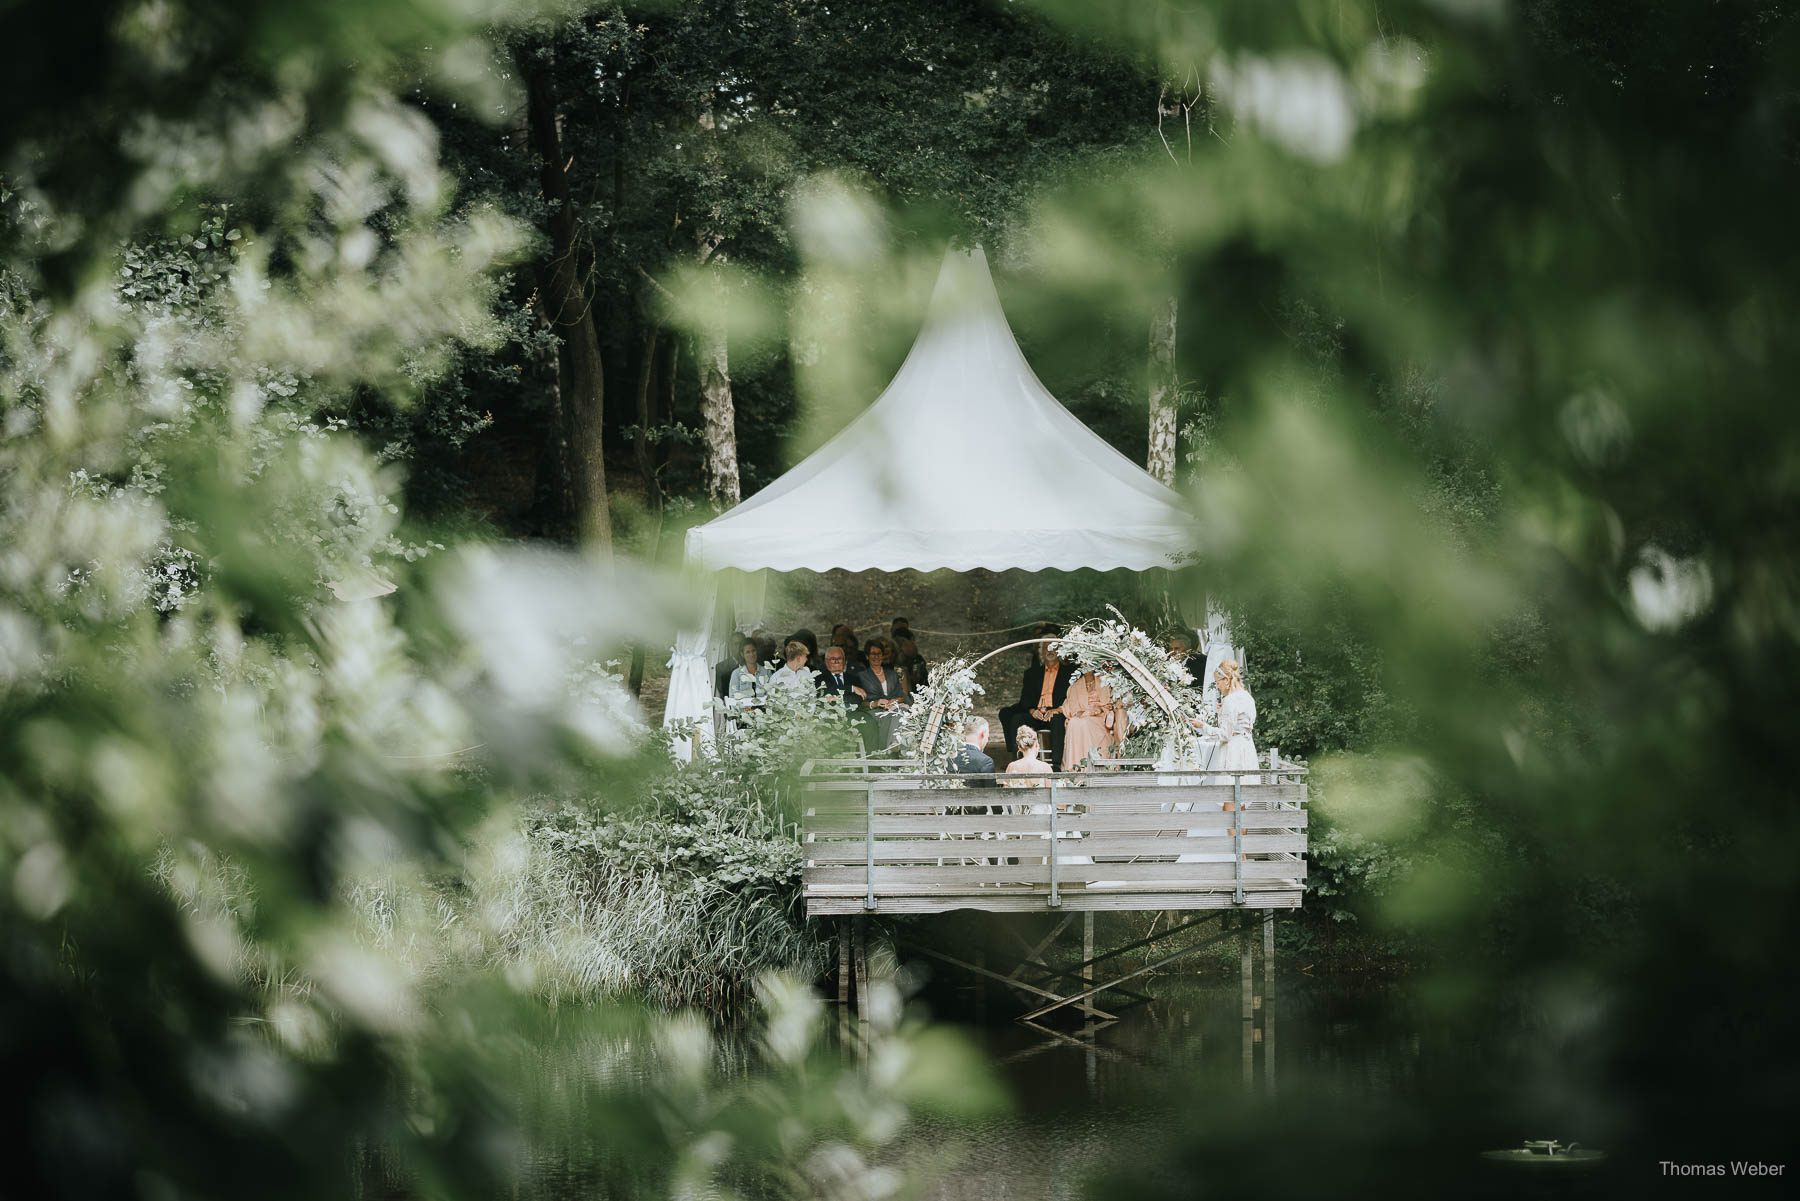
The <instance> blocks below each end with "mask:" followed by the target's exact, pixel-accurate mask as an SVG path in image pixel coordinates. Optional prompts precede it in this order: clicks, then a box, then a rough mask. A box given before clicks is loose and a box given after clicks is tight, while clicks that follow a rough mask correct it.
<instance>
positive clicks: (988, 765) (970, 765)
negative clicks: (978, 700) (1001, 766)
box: [950, 717, 1000, 788]
mask: <svg viewBox="0 0 1800 1201" xmlns="http://www.w3.org/2000/svg"><path fill="white" fill-rule="evenodd" d="M962 734H963V742H962V745H961V746H959V747H957V748H956V758H954V759H952V760H951V761H950V770H951V771H953V772H956V773H957V774H959V775H972V774H976V773H981V772H992V771H993V770H994V761H993V759H991V758H989V757H988V753H987V751H986V749H984V748H986V746H987V740H988V724H987V718H985V717H971V718H970V719H969V720H968V721H967V722H965V723H963V728H962ZM999 783H1000V782H999V781H998V780H993V779H987V780H970V781H969V787H970V788H996V787H998V786H999Z"/></svg>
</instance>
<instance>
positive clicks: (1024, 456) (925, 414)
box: [663, 247, 1214, 757]
mask: <svg viewBox="0 0 1800 1201" xmlns="http://www.w3.org/2000/svg"><path fill="white" fill-rule="evenodd" d="M909 441H917V442H919V443H920V444H922V445H927V446H929V447H930V462H929V463H928V465H927V466H926V467H925V469H923V470H921V469H920V468H918V467H917V466H915V465H914V464H915V463H916V461H917V460H916V458H915V459H914V460H912V461H911V462H903V461H902V460H901V458H900V457H899V456H897V455H895V454H894V453H893V452H892V448H893V447H895V446H899V445H904V444H906V443H907V442H909ZM1198 531H1199V523H1198V522H1197V521H1196V520H1195V518H1194V516H1193V514H1192V513H1191V512H1190V511H1189V510H1188V509H1187V507H1186V506H1185V505H1184V504H1183V502H1182V499H1181V497H1180V495H1179V494H1177V493H1176V492H1175V491H1174V490H1173V489H1172V488H1170V487H1168V486H1167V485H1166V484H1163V483H1162V482H1160V481H1159V480H1157V479H1155V478H1154V477H1153V476H1151V475H1150V473H1149V472H1147V471H1145V470H1144V469H1143V468H1142V467H1140V466H1138V465H1137V464H1136V463H1134V462H1132V461H1131V460H1130V459H1128V458H1126V457H1125V456H1124V455H1122V454H1120V453H1119V452H1118V451H1117V450H1116V449H1114V448H1113V447H1112V446H1111V445H1110V444H1109V443H1107V442H1106V440H1105V439H1103V438H1101V437H1100V436H1099V435H1098V434H1096V433H1094V432H1093V431H1092V430H1090V429H1089V428H1088V427H1087V426H1086V425H1084V424H1082V422H1081V421H1080V420H1079V419H1078V418H1077V417H1075V415H1074V414H1072V413H1070V412H1069V411H1068V410H1067V409H1065V408H1064V407H1063V406H1062V405H1061V404H1060V403H1059V402H1058V401H1057V399H1056V398H1055V397H1054V396H1052V395H1050V392H1049V390H1048V389H1046V388H1045V387H1044V385H1043V384H1042V383H1041V382H1039V380H1038V378H1037V375H1036V373H1035V372H1033V371H1032V369H1031V365H1030V364H1029V363H1027V362H1026V361H1025V356H1024V354H1023V352H1021V351H1020V349H1019V344H1018V342H1017V340H1016V339H1015V338H1014V337H1013V333H1012V327H1011V326H1010V325H1009V324H1008V323H1007V320H1006V313H1005V311H1004V310H1003V309H1002V308H1001V305H1000V296H999V293H998V292H997V291H996V290H995V288H994V279H993V275H992V273H991V272H990V270H989V268H988V262H987V255H986V254H985V253H984V252H983V251H982V250H981V249H980V248H979V247H977V248H975V249H972V250H966V251H965V250H957V249H955V248H952V249H950V250H948V251H946V252H945V255H944V263H943V266H942V268H941V269H940V270H939V272H938V279H937V284H936V286H935V287H934V289H933V290H932V295H931V303H930V305H929V307H928V308H927V309H926V313H925V320H924V322H923V324H922V326H921V328H920V330H919V335H918V337H917V338H916V339H915V340H914V342H913V346H912V349H911V350H910V351H909V352H908V353H907V356H906V360H905V361H904V362H903V363H902V364H901V366H900V370H899V371H898V372H896V373H895V375H894V378H893V380H892V381H890V382H889V384H888V386H887V388H886V389H884V390H883V392H882V393H881V395H880V397H878V398H877V399H876V401H875V403H874V404H872V405H870V406H869V407H868V408H867V409H865V410H864V411H863V412H862V413H860V414H858V415H857V416H856V418H855V419H854V420H852V421H851V422H850V423H849V424H848V425H847V426H845V427H844V428H843V429H842V430H841V431H839V432H838V434H837V435H836V436H834V437H833V438H831V439H830V440H829V441H828V442H826V443H825V444H824V445H823V446H821V447H820V448H819V449H818V450H816V451H814V452H813V453H812V454H811V455H809V456H807V457H806V458H805V459H804V460H802V461H801V462H800V463H799V464H797V465H796V466H794V467H793V468H792V469H791V470H790V471H788V472H787V473H786V474H785V475H783V476H782V477H781V478H780V479H778V480H776V481H775V482H774V483H772V484H770V485H769V486H768V487H767V488H764V489H763V490H762V491H760V492H758V493H757V494H756V495H755V496H753V497H751V498H750V499H749V500H746V501H744V502H743V503H742V504H740V505H737V506H736V507H734V508H732V509H731V510H730V511H728V512H726V513H724V514H721V515H720V516H719V517H717V518H714V519H713V520H712V521H709V522H707V523H706V524H705V525H702V526H698V527H696V528H694V529H692V530H689V531H688V535H687V542H686V558H687V562H688V564H689V565H690V566H692V567H698V568H700V569H702V570H706V571H711V572H717V571H720V570H725V569H736V570H739V571H746V572H757V571H798V570H808V571H827V570H831V569H833V568H837V569H843V570H848V571H904V570H909V569H910V570H917V571H936V570H946V569H947V570H951V571H970V570H975V569H978V568H985V569H988V570H992V571H1006V570H1025V571H1046V570H1058V571H1075V570H1079V569H1081V568H1091V569H1094V570H1099V571H1111V570H1119V569H1124V570H1130V571H1145V570H1149V569H1152V568H1168V567H1173V566H1175V565H1177V564H1178V563H1179V562H1180V561H1181V560H1182V558H1183V557H1185V556H1186V555H1188V554H1190V553H1191V552H1192V550H1193V547H1194V544H1195V540H1196V536H1197V534H1198ZM716 604H717V599H716V590H715V595H714V600H713V602H712V603H711V604H709V606H708V612H707V624H706V626H705V627H703V629H702V630H695V631H688V632H685V633H683V634H682V635H681V636H680V638H678V639H677V642H676V645H675V650H674V654H673V655H672V656H671V657H670V660H669V667H670V669H671V672H670V679H669V697H668V702H667V704H666V705H665V707H664V713H663V721H664V724H665V725H671V724H673V723H675V722H680V721H683V720H691V719H695V718H699V717H702V716H703V715H704V714H705V713H706V709H707V705H708V704H709V703H710V701H711V699H712V695H713V692H712V664H713V663H714V662H715V661H716V660H717V658H718V655H719V653H720V650H721V648H719V647H717V646H715V645H712V642H713V640H712V639H711V637H710V636H709V634H708V631H710V630H712V628H713V625H714V613H715V612H716ZM1208 624H1209V627H1210V626H1211V625H1213V624H1214V623H1213V622H1211V621H1210V620H1209V622H1208ZM677 749H678V753H682V754H683V757H685V752H686V750H687V748H685V747H681V746H678V748H677Z"/></svg>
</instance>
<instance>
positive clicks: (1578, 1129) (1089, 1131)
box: [514, 964, 1617, 1201]
mask: <svg viewBox="0 0 1800 1201" xmlns="http://www.w3.org/2000/svg"><path fill="white" fill-rule="evenodd" d="M1221 972H1224V973H1228V974H1223V975H1222V974H1220V973H1221ZM1144 987H1145V991H1147V992H1148V993H1150V994H1152V995H1153V997H1154V999H1153V1000H1151V1001H1150V1002H1149V1003H1145V1004H1140V1005H1138V1006H1137V1007H1135V1008H1132V1009H1130V1010H1128V1011H1126V1012H1124V1013H1122V1014H1121V1015H1120V1020H1118V1021H1116V1022H1114V1023H1111V1024H1108V1025H1106V1026H1104V1027H1103V1028H1099V1029H1093V1028H1091V1027H1090V1028H1084V1027H1083V1026H1082V1025H1081V1023H1080V1022H1079V1020H1076V1019H1075V1017H1074V1015H1068V1016H1066V1017H1065V1018H1064V1020H1063V1021H1061V1022H1060V1023H1058V1024H1057V1025H1055V1026H1053V1027H1051V1028H1049V1029H1045V1030H1040V1029H1032V1028H1029V1027H1026V1026H1022V1025H1019V1024H1018V1023H1017V1022H1015V1021H1013V1020H1012V1016H1011V1015H1012V1014H1013V1013H1014V1012H1015V1011H1016V1006H1014V1005H1013V1004H1012V1002H1010V1001H1009V1000H1005V999H1003V998H1002V997H1000V996H998V995H996V994H997V993H998V990H997V989H993V990H990V991H989V992H988V993H987V994H986V995H985V997H983V998H982V1000H981V1003H980V1004H979V1005H978V1004H977V1001H976V993H975V990H973V989H971V988H966V987H963V986H962V985H961V984H960V983H959V982H956V981H954V980H952V979H951V978H950V973H948V972H946V973H944V974H942V975H939V976H938V978H937V979H935V980H934V981H933V982H932V983H931V984H930V985H929V986H928V987H927V989H926V991H925V993H924V994H923V996H922V997H920V998H919V999H918V1000H916V1001H915V1005H916V1006H918V1007H920V1008H929V1009H930V1010H931V1011H932V1013H933V1014H934V1017H933V1020H935V1021H938V1022H945V1023H948V1024H951V1025H954V1026H955V1027H956V1028H957V1029H959V1030H960V1032H961V1033H962V1034H963V1036H964V1037H965V1038H966V1039H967V1040H968V1041H969V1042H971V1043H972V1044H973V1045H974V1046H975V1047H977V1048H978V1049H979V1050H980V1051H981V1052H982V1053H983V1054H984V1055H985V1057H986V1059H987V1060H988V1061H989V1063H990V1064H991V1065H992V1069H993V1071H994V1072H995V1073H996V1074H997V1075H998V1076H999V1078H1000V1080H1001V1081H1002V1082H1003V1084H1004V1086H1005V1089H1006V1091H1007V1092H1008V1093H1009V1094H1010V1096H1011V1099H1012V1105H1011V1109H1010V1112H1007V1113H1004V1114H999V1115H994V1116H987V1117H982V1118H978V1119H971V1120H959V1121H949V1120H943V1119H931V1118H917V1117H916V1118H915V1121H914V1124H913V1125H912V1126H911V1127H910V1128H909V1129H908V1131H907V1133H906V1134H904V1135H903V1136H902V1137H901V1138H900V1139H899V1140H898V1141H897V1142H895V1143H894V1144H891V1145H889V1146H888V1147H886V1148H884V1149H883V1150H882V1151H880V1152H879V1153H878V1156H877V1162H880V1163H882V1164H884V1165H888V1166H891V1167H893V1168H896V1169H899V1170H900V1171H901V1172H902V1173H903V1174H904V1176H905V1177H906V1180H907V1186H906V1189H905V1191H903V1192H902V1193H900V1194H899V1195H900V1196H910V1197H921V1198H928V1199H935V1201H977V1199H980V1201H1010V1199H1014V1198H1017V1199H1020V1201H1024V1199H1032V1201H1039V1199H1057V1198H1078V1197H1080V1198H1088V1197H1093V1198H1121V1199H1124V1198H1131V1199H1134V1201H1135V1199H1138V1198H1152V1199H1153V1198H1162V1197H1166V1198H1170V1199H1171V1201H1173V1199H1174V1198H1191V1197H1201V1196H1206V1197H1212V1196H1217V1197H1221V1198H1231V1199H1233V1201H1237V1199H1239V1198H1243V1197H1247V1196H1333V1197H1336V1196H1345V1197H1350V1196H1381V1197H1384V1198H1393V1197H1408V1196H1420V1197H1437V1196H1459V1197H1463V1196H1469V1197H1510V1196H1518V1197H1587V1196H1602V1195H1611V1194H1612V1192H1613V1191H1614V1190H1613V1188H1612V1186H1613V1185H1615V1184H1616V1183H1617V1181H1616V1179H1615V1177H1614V1175H1613V1173H1614V1169H1615V1166H1616V1165H1613V1164H1608V1165H1605V1166H1604V1167H1603V1168H1602V1169H1601V1170H1599V1171H1589V1172H1580V1173H1556V1172H1551V1173H1544V1172H1530V1171H1525V1172H1521V1171H1518V1170H1511V1171H1504V1170H1497V1169H1496V1168H1495V1166H1494V1165H1491V1164H1483V1163H1482V1161H1481V1160H1480V1155H1479V1153H1480V1152H1481V1151H1482V1150H1484V1149H1489V1148H1503V1147H1512V1146H1517V1145H1519V1144H1520V1142H1521V1141H1522V1140H1524V1139H1526V1138H1558V1139H1561V1140H1564V1141H1568V1140H1571V1139H1577V1138H1581V1139H1584V1140H1588V1141H1592V1131H1593V1130H1595V1129H1601V1130H1604V1128H1605V1121H1604V1118H1603V1117H1596V1114H1597V1113H1598V1112H1599V1108H1600V1107H1596V1106H1595V1105H1594V1104H1593V1103H1592V1101H1591V1099H1589V1098H1586V1097H1585V1096H1584V1095H1583V1094H1582V1093H1581V1092H1580V1090H1579V1089H1576V1088H1569V1087H1564V1086H1560V1085H1557V1084H1556V1083H1555V1078H1556V1077H1557V1076H1558V1073H1559V1072H1560V1071H1561V1068H1559V1067H1558V1066H1557V1063H1556V1057H1554V1056H1552V1057H1550V1058H1549V1060H1546V1059H1545V1057H1543V1056H1541V1055H1539V1054H1537V1052H1536V1051H1535V1050H1534V1049H1533V1048H1535V1047H1536V1046H1537V1042H1538V1040H1537V1035H1536V1032H1535V1031H1533V1030H1531V1029H1529V1026H1530V1023H1529V1022H1525V1021H1522V1020H1518V1019H1517V1017H1516V1011H1514V1012H1515V1017H1514V1018H1511V1019H1509V1018H1507V1017H1505V1016H1504V1015H1503V1014H1502V1015H1501V1016H1497V1017H1496V1018H1495V1019H1494V1020H1493V1021H1492V1022H1490V1023H1489V1024H1488V1025H1487V1026H1486V1027H1485V1031H1484V1034H1483V1035H1482V1036H1481V1037H1479V1038H1470V1037H1468V1036H1467V1035H1466V1034H1458V1033H1455V1032H1451V1031H1446V1030H1442V1029H1435V1028H1433V1026H1432V1024H1431V1023H1430V1021H1429V1020H1428V1017H1427V1014H1428V1012H1429V1011H1428V1009H1427V1008H1426V1007H1424V1006H1422V1005H1421V1004H1420V1002H1419V1000H1418V998H1417V996H1416V995H1415V991H1414V989H1413V988H1412V987H1411V986H1410V985H1409V983H1408V982H1406V981H1382V980H1373V981H1370V980H1360V979H1343V978H1336V979H1333V978H1315V977H1312V976H1309V975H1306V974H1300V973H1294V974H1286V973H1284V974H1281V975H1279V976H1278V977H1277V980H1276V983H1275V988H1274V990H1273V995H1270V996H1264V995H1263V994H1264V991H1265V981H1264V977H1263V975H1262V972H1261V965H1260V964H1258V968H1257V972H1256V975H1255V976H1254V978H1253V990H1252V991H1253V994H1254V995H1253V1002H1252V1009H1251V1011H1250V1020H1249V1021H1246V1020H1245V1015H1244V1005H1243V991H1242V988H1241V983H1240V980H1239V978H1238V977H1237V975H1236V973H1235V972H1234V971H1230V969H1229V968H1226V969H1219V968H1217V967H1216V966H1215V968H1214V969H1213V974H1210V975H1198V976H1196V975H1190V974H1181V975H1166V976H1161V977H1154V978H1152V979H1151V980H1150V981H1149V982H1148V984H1146V985H1145V986H1144ZM978 1008H979V1009H980V1010H981V1013H980V1016H981V1017H982V1018H983V1019H984V1020H983V1021H981V1022H980V1023H977V1022H975V1021H974V1020H973V1019H974V1018H975V1017H976V1016H977V1009H978ZM618 1038H619V1036H618V1034H617V1032H613V1033H604V1032H602V1033H596V1034H593V1035H592V1036H589V1035H585V1034H584V1035H583V1036H582V1038H581V1044H582V1047H583V1048H584V1049H582V1050H581V1051H579V1052H578V1053H571V1052H570V1050H569V1048H568V1047H565V1048H564V1050H563V1052H560V1053H558V1054H557V1055H556V1056H553V1057H547V1058H546V1060H545V1062H544V1072H543V1075H542V1076H541V1078H540V1081H539V1083H540V1084H541V1085H542V1086H543V1088H544V1097H543V1098H542V1107H541V1108H539V1109H538V1111H537V1120H539V1121H542V1122H545V1123H552V1124H560V1123H562V1122H564V1121H569V1120H570V1119H571V1118H573V1119H574V1120H573V1121H572V1122H570V1125H569V1127H568V1138H567V1141H566V1142H565V1143H563V1144H562V1145H561V1146H559V1147H557V1148H556V1149H555V1150H554V1151H553V1152H552V1153H549V1154H541V1153H538V1154H534V1155H533V1156H532V1157H531V1158H530V1160H529V1161H528V1162H525V1163H522V1164H521V1165H520V1167H521V1177H522V1178H521V1180H520V1186H519V1189H518V1191H517V1192H516V1193H515V1194H514V1196H516V1197H519V1198H538V1199H541V1201H577V1199H581V1201H588V1199H592V1198H600V1197H632V1196H639V1195H643V1196H666V1195H669V1194H668V1193H667V1192H666V1191H665V1190H666V1187H667V1186H666V1184H651V1183H650V1180H649V1177H650V1176H651V1175H655V1173H654V1171H651V1172H650V1173H649V1174H648V1175H645V1176H640V1177H637V1178H636V1179H635V1180H634V1179H633V1177H634V1175H635V1173H636V1171H637V1170H641V1169H642V1168H643V1166H644V1165H643V1164H642V1162H641V1161H639V1168H638V1169H634V1168H632V1167H631V1166H630V1161H631V1159H632V1157H631V1156H630V1155H628V1154H627V1155H625V1156H623V1157H622V1158H623V1160H624V1161H625V1163H624V1164H623V1166H622V1164H621V1157H620V1156H619V1155H618V1154H616V1152H617V1151H619V1150H620V1148H619V1147H618V1146H617V1145H616V1144H617V1142H618V1140H620V1139H621V1138H623V1139H625V1140H629V1139H630V1138H631V1137H632V1135H631V1134H630V1127H631V1120H632V1115H631V1114H629V1113H621V1112H620V1111H619V1110H617V1109H614V1108H610V1107H609V1104H608V1103H607V1102H606V1101H604V1100H603V1099H602V1094H603V1093H604V1092H605V1091H606V1090H605V1082H604V1081H600V1082H599V1083H596V1077H595V1074H594V1072H593V1064H594V1063H596V1062H597V1060H599V1059H605V1058H607V1057H610V1058H611V1060H612V1061H613V1062H614V1063H616V1065H617V1071H618V1072H620V1073H623V1074H625V1075H635V1074H636V1073H639V1072H641V1071H643V1070H644V1069H643V1065H642V1061H641V1059H640V1057H639V1056H638V1055H637V1054H636V1053H634V1051H633V1049H631V1048H627V1047H625V1046H623V1045H622V1044H620V1043H619V1042H618ZM745 1042H746V1040H741V1039H738V1040H734V1039H733V1038H732V1037H731V1036H729V1035H728V1036H726V1037H725V1038H723V1039H722V1040H721V1043H720V1046H719V1052H718V1053H719V1054H720V1055H721V1056H723V1057H725V1058H726V1059H728V1060H730V1059H735V1060H736V1061H737V1062H738V1064H739V1068H738V1069H736V1070H738V1071H740V1072H741V1073H743V1074H747V1075H748V1076H749V1078H751V1079H754V1073H755V1068H754V1067H753V1066H751V1062H752V1058H753V1057H752V1056H750V1055H749V1054H748V1053H747V1048H746V1047H745V1045H744V1043H745ZM853 1043H854V1039H852V1044H853ZM638 1050H641V1047H640V1048H638ZM836 1058H837V1059H838V1060H839V1061H840V1062H842V1063H846V1064H854V1063H855V1062H856V1056H855V1053H854V1051H853V1050H851V1049H850V1048H849V1047H843V1048H840V1049H839V1051H838V1053H837V1056H836ZM578 1063H579V1064H583V1065H585V1066H583V1067H581V1068H580V1069H579V1070H574V1069H573V1066H572V1065H575V1064H578ZM1565 1066H1566V1065H1565ZM727 1070H728V1072H730V1071H733V1070H734V1069H731V1068H730V1067H728V1068H727ZM1546 1072H1548V1075H1546ZM601 1075H604V1073H601ZM1547 1081H1549V1083H1548V1084H1547V1083H1546V1082H1547ZM539 1129H540V1130H541V1129H542V1127H539ZM609 1143H612V1144H614V1145H613V1146H611V1147H609V1146H608V1144H609ZM743 1183H744V1184H746V1185H750V1182H748V1181H745V1182H743ZM690 1195H694V1196H700V1197H705V1196H713V1195H718V1194H715V1193H713V1192H711V1191H709V1190H706V1189H701V1190H699V1191H697V1192H695V1193H693V1194H690ZM742 1195H747V1196H756V1195H761V1193H760V1191H759V1190H758V1189H757V1188H756V1187H755V1186H754V1185H751V1186H750V1187H748V1188H745V1189H744V1190H743V1193H742ZM845 1195H846V1196H851V1195H854V1194H850V1193H846V1194H845Z"/></svg>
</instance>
